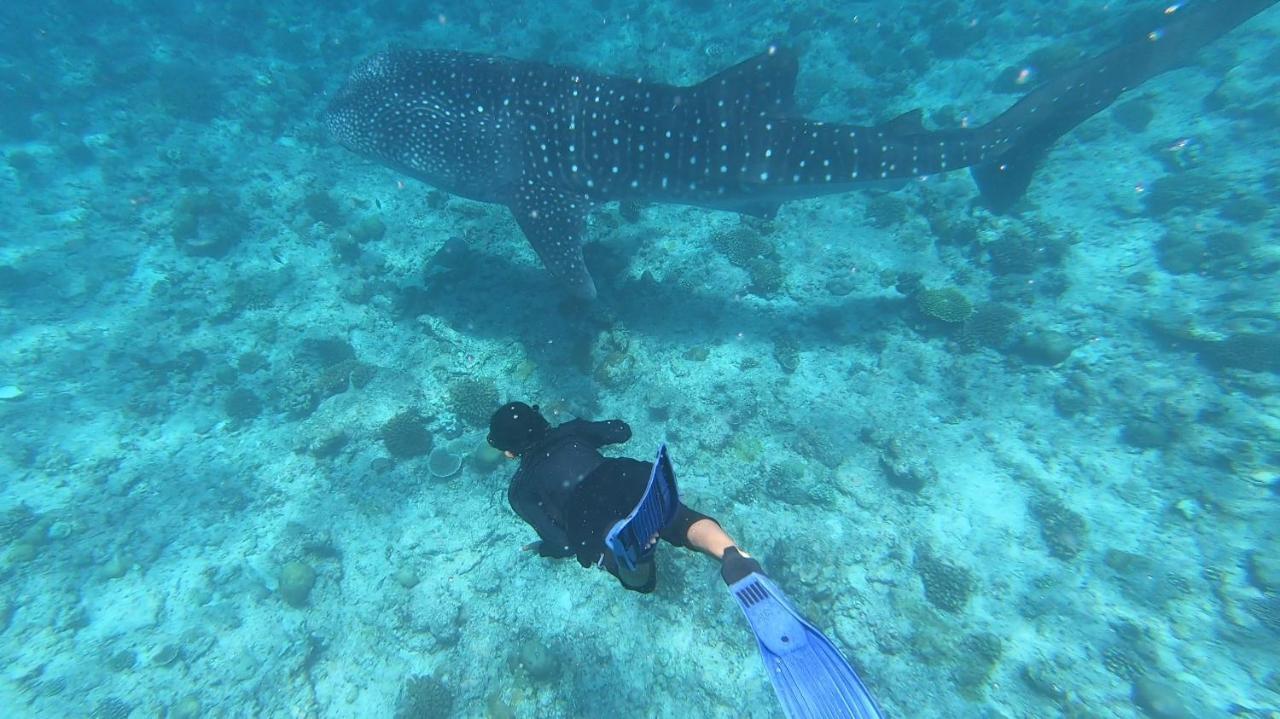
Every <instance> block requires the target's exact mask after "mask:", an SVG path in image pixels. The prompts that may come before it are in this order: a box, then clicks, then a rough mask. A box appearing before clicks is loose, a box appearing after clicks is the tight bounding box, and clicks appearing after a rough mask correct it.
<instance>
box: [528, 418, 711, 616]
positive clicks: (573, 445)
mask: <svg viewBox="0 0 1280 719" xmlns="http://www.w3.org/2000/svg"><path fill="white" fill-rule="evenodd" d="M630 438H631V428H630V427H629V426H627V423H626V422H623V421H622V420H617V419H614V420H609V421H606V422H589V421H586V420H581V419H575V420H571V421H569V422H565V423H564V424H562V425H560V426H559V427H556V428H554V429H552V430H550V431H548V432H547V434H546V436H545V437H543V438H542V440H540V441H539V442H538V443H537V444H535V445H534V446H533V447H531V448H529V449H527V450H525V451H524V452H522V453H521V455H520V469H518V470H516V473H515V475H514V476H513V477H512V478H511V487H510V488H509V489H508V490H507V501H508V502H510V503H511V508H512V509H514V510H515V512H516V514H518V515H520V518H521V519H523V520H524V521H525V522H527V523H528V524H529V525H530V526H532V527H533V528H534V530H535V531H537V533H538V537H540V538H541V539H542V543H541V545H540V546H539V548H538V553H539V554H541V555H542V556H544V557H570V556H577V558H578V562H579V563H580V564H582V566H584V567H587V566H592V565H598V566H601V567H603V568H605V569H607V570H609V572H610V573H612V574H614V575H615V576H616V575H617V573H618V572H617V564H616V562H614V559H613V555H612V553H611V552H609V551H608V550H607V549H606V548H605V545H604V536H605V533H606V532H608V530H609V528H610V527H611V526H612V525H613V523H615V522H617V521H618V520H619V519H622V518H623V517H625V516H626V515H627V513H628V512H630V511H631V509H632V508H634V507H635V505H636V503H637V502H639V501H640V497H641V495H642V494H643V493H644V488H645V484H646V483H647V482H648V480H649V469H650V467H651V466H652V465H651V463H648V462H641V461H640V460H635V459H628V458H625V457H617V458H606V457H604V456H603V455H601V454H600V452H599V448H600V447H603V446H605V445H609V444H620V443H622V442H625V441H627V440H628V439H630ZM699 519H709V517H706V515H703V514H700V513H698V512H695V511H693V510H691V509H689V508H688V507H685V506H684V505H683V504H682V505H680V508H679V510H678V511H677V513H676V516H675V519H673V520H672V521H671V523H670V524H668V525H667V527H666V528H665V529H663V530H662V532H660V533H659V535H658V536H659V537H661V538H662V539H664V540H666V541H667V542H669V543H671V544H675V545H677V546H682V547H687V546H688V543H687V535H688V531H689V526H690V525H691V524H693V523H694V522H696V521H698V520H699ZM623 586H626V587H627V588H628V589H636V590H638V591H652V589H653V587H652V586H651V585H650V586H646V587H631V586H629V585H627V584H626V583H625V582H624V583H623Z"/></svg>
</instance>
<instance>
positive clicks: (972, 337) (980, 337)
mask: <svg viewBox="0 0 1280 719" xmlns="http://www.w3.org/2000/svg"><path fill="white" fill-rule="evenodd" d="M1021 318H1022V316H1021V315H1020V314H1019V313H1018V311H1017V310H1015V309H1013V308H1012V307H1010V306H1008V305H1003V304H1000V303H998V302H985V303H983V304H980V305H978V306H977V308H976V309H974V311H973V314H971V315H969V318H968V319H966V320H965V321H964V324H963V325H961V327H960V341H961V343H962V344H964V345H968V346H973V347H977V346H982V347H990V348H992V349H996V350H1003V349H1007V348H1008V346H1009V343H1010V340H1011V333H1012V332H1013V328H1014V327H1015V326H1016V325H1017V324H1018V322H1019V320H1021Z"/></svg>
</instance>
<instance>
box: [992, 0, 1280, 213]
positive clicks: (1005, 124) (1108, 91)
mask: <svg viewBox="0 0 1280 719" xmlns="http://www.w3.org/2000/svg"><path fill="white" fill-rule="evenodd" d="M1276 2H1277V0H1198V1H1196V2H1183V3H1179V2H1172V3H1170V4H1167V5H1166V6H1165V7H1164V8H1163V9H1162V10H1161V11H1160V13H1159V15H1158V16H1157V17H1156V18H1155V19H1153V20H1151V21H1149V22H1147V23H1145V24H1144V25H1143V27H1144V28H1145V29H1144V30H1143V31H1142V32H1141V33H1140V34H1137V35H1136V36H1135V37H1133V38H1132V39H1129V40H1127V41H1126V42H1123V43H1121V44H1120V45H1118V46H1116V47H1115V48H1112V49H1111V50H1109V51H1107V52H1104V53H1102V54H1100V55H1096V56H1094V57H1092V58H1090V59H1088V60H1085V61H1084V62H1082V63H1081V64H1080V65H1078V66H1076V67H1075V68H1072V69H1070V70H1068V71H1067V72H1064V73H1062V74H1060V75H1058V76H1056V77H1054V78H1053V79H1051V80H1049V81H1047V82H1045V83H1044V84H1042V85H1040V86H1039V87H1036V88H1035V89H1034V90H1032V91H1031V92H1030V93H1028V94H1027V95H1026V96H1025V97H1023V98H1022V99H1021V100H1019V101H1018V102H1017V103H1015V104H1014V105H1013V107H1011V108H1009V109H1008V110H1006V111H1005V112H1004V113H1003V114H1001V115H1000V116H999V117H997V118H996V119H994V120H992V121H991V122H990V123H988V124H987V125H986V126H984V127H983V128H982V130H983V131H984V132H986V133H990V134H988V135H987V137H988V138H990V140H989V142H988V143H987V144H989V145H995V146H1000V145H1007V146H1008V149H1007V150H1005V151H1004V152H1002V153H1001V154H999V155H997V156H996V157H995V158H994V159H993V160H990V161H988V162H985V163H983V164H981V165H977V166H975V167H973V168H972V169H971V170H970V172H971V174H972V175H973V179H974V181H975V182H976V183H977V185H978V189H979V191H980V192H981V193H982V198H983V201H984V202H986V204H987V205H988V206H989V207H990V208H991V209H992V210H993V211H995V212H1004V211H1007V210H1008V209H1009V208H1010V207H1011V206H1012V205H1013V204H1014V203H1016V202H1017V201H1018V200H1019V199H1021V198H1022V195H1023V194H1024V193H1025V192H1026V190H1027V187H1028V186H1029V185H1030V184H1031V177H1032V175H1034V174H1035V171H1036V168H1037V167H1038V166H1039V164H1040V161H1041V160H1042V159H1043V158H1044V156H1045V154H1046V153H1047V152H1048V150H1049V148H1050V147H1051V146H1052V145H1053V143H1054V142H1055V141H1057V139H1058V138H1059V137H1062V136H1063V135H1064V134H1066V133H1067V132H1069V131H1070V130H1071V129H1072V128H1074V127H1076V126H1077V125H1079V124H1080V123H1082V122H1084V121H1085V120H1087V119H1089V118H1090V117H1093V116H1094V115H1096V114H1097V113H1099V112H1101V111H1102V110H1104V109H1106V108H1107V107H1109V106H1110V105H1111V104H1112V103H1113V102H1115V100H1116V98H1118V97H1119V96H1120V95H1121V94H1122V93H1124V92H1125V91H1127V90H1131V89H1133V88H1135V87H1137V86H1138V85H1140V84H1142V83H1143V82H1146V81H1147V80H1149V79H1151V78H1152V77H1155V76H1156V75H1159V74H1161V73H1163V72H1166V71H1168V70H1171V69H1173V68H1175V67H1177V66H1179V65H1182V64H1184V63H1187V62H1189V61H1190V60H1191V59H1192V58H1193V57H1194V55H1195V53H1196V52H1197V51H1199V50H1200V48H1202V47H1204V46H1205V45H1208V44H1209V43H1211V42H1213V41H1214V40H1216V39H1218V38H1219V37H1221V36H1222V35H1224V34H1226V33H1228V32H1230V31H1231V30H1232V29H1233V28H1235V27H1236V26H1237V25H1239V24H1240V23H1243V22H1244V21H1246V20H1248V19H1249V18H1251V17H1253V16H1254V15H1257V14H1258V13H1260V12H1262V11H1263V10H1266V9H1267V8H1268V7H1271V6H1272V5H1274V4H1276Z"/></svg>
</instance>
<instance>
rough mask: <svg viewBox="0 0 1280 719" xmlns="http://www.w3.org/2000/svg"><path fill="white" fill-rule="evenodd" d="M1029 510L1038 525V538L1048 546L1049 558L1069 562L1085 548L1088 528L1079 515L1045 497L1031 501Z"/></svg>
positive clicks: (1056, 501)
mask: <svg viewBox="0 0 1280 719" xmlns="http://www.w3.org/2000/svg"><path fill="white" fill-rule="evenodd" d="M1030 510H1031V516H1032V518H1034V519H1035V520H1036V523H1038V524H1039V525H1040V537H1041V538H1042V539H1044V543H1045V544H1046V545H1048V547H1049V554H1050V555H1051V556H1053V557H1056V558H1058V559H1062V560H1064V561H1065V560H1071V559H1075V557H1076V555H1078V554H1080V552H1081V551H1082V550H1083V549H1084V548H1085V545H1086V544H1087V542H1088V527H1087V526H1086V525H1085V521H1084V517H1082V516H1080V514H1078V513H1077V512H1074V511H1072V510H1071V509H1068V508H1067V507H1066V505H1064V504H1062V503H1061V502H1059V501H1058V500H1056V499H1053V498H1052V497H1045V496H1041V497H1038V498H1036V499H1034V500H1032V502H1031V506H1030Z"/></svg>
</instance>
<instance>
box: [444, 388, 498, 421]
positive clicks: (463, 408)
mask: <svg viewBox="0 0 1280 719" xmlns="http://www.w3.org/2000/svg"><path fill="white" fill-rule="evenodd" d="M448 392H449V409H451V410H453V413H454V414H456V415H457V416H458V419H460V420H462V421H463V422H466V423H467V424H469V425H472V426H473V427H487V426H488V425H489V417H490V416H492V415H493V411H494V410H496V409H497V408H498V404H499V400H498V387H497V386H496V385H495V384H494V383H493V380H490V379H488V378H485V379H480V378H478V377H464V378H463V379H460V380H457V381H455V382H453V383H451V384H450V385H449V389H448Z"/></svg>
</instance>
